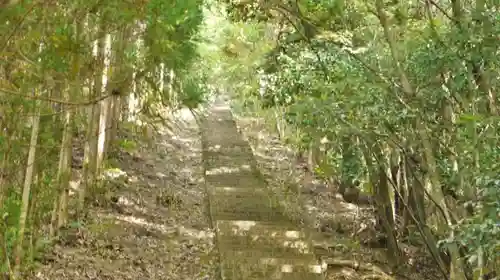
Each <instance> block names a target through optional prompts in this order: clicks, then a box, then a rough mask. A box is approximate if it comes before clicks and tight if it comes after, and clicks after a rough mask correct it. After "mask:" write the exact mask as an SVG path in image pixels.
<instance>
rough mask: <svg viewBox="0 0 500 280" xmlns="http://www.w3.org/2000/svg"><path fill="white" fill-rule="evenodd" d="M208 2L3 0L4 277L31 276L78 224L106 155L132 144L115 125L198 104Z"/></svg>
mask: <svg viewBox="0 0 500 280" xmlns="http://www.w3.org/2000/svg"><path fill="white" fill-rule="evenodd" d="M202 4H203V3H202V2H201V1H198V0H187V1H170V2H165V1H161V0H160V1H155V0H154V1H2V3H1V4H0V22H1V25H0V30H1V31H0V34H2V35H1V36H0V37H1V38H2V39H1V40H0V41H1V43H0V58H1V60H0V104H1V105H0V127H1V131H2V133H1V134H0V217H2V219H1V221H0V248H1V249H0V252H2V254H0V268H1V269H0V271H2V272H8V273H9V274H11V275H17V274H18V273H20V272H22V270H25V271H28V270H29V269H30V264H32V263H33V260H34V259H35V258H36V257H38V256H39V255H40V254H39V253H40V252H41V250H43V249H44V248H46V247H47V244H50V242H51V240H53V238H54V237H55V236H57V235H58V232H59V230H60V229H61V228H64V227H68V226H76V227H78V226H79V224H78V221H81V220H82V219H84V217H85V215H86V211H85V210H86V209H87V208H88V205H89V203H93V202H94V200H93V198H92V197H94V196H95V194H96V193H99V192H100V190H99V188H103V187H100V185H101V184H100V183H99V182H100V181H101V175H102V174H103V171H104V170H105V168H106V166H107V164H106V159H108V158H110V157H112V156H113V151H114V150H115V149H116V148H117V147H124V146H126V145H130V143H129V142H127V141H126V140H125V139H118V138H117V134H118V131H119V128H120V129H127V128H129V127H130V125H129V124H133V126H138V125H140V124H141V123H145V122H152V121H155V120H158V117H160V118H161V115H160V114H159V113H162V111H161V110H160V109H162V108H164V109H165V108H166V109H167V110H173V109H174V108H176V107H178V106H180V105H181V104H188V105H190V106H196V105H197V102H200V101H201V100H200V99H199V98H197V96H198V97H199V96H201V95H200V94H199V93H200V87H199V86H198V85H199V84H200V81H201V76H200V75H199V74H200V72H199V71H198V72H196V71H191V69H193V68H192V65H193V62H194V61H195V60H196V59H197V57H198V53H197V50H196V44H195V42H194V41H193V39H194V37H195V36H196V34H197V31H198V29H199V27H200V25H201V23H202V20H203V18H202ZM182 93H189V94H190V96H191V97H189V96H187V95H183V94H182ZM163 113H164V112H163ZM140 120H142V122H139V121H140ZM148 120H149V121H148Z"/></svg>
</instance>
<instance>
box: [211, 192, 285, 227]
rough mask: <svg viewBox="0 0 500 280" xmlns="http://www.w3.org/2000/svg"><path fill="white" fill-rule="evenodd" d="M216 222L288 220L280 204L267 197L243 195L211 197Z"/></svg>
mask: <svg viewBox="0 0 500 280" xmlns="http://www.w3.org/2000/svg"><path fill="white" fill-rule="evenodd" d="M210 202H211V203H210V204H211V211H212V214H213V218H214V219H215V220H251V221H268V222H271V221H280V220H288V218H287V216H286V215H285V214H284V213H283V209H282V207H281V205H279V204H278V202H277V201H276V200H275V199H273V198H270V197H268V196H267V195H249V194H242V193H235V194H220V193H219V194H217V195H210Z"/></svg>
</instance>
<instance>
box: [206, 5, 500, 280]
mask: <svg viewBox="0 0 500 280" xmlns="http://www.w3.org/2000/svg"><path fill="white" fill-rule="evenodd" d="M223 2H224V5H225V6H224V7H225V8H226V9H225V13H222V14H221V16H220V17H221V19H220V21H219V24H225V28H224V29H222V30H221V31H220V33H219V34H220V39H219V42H220V43H218V44H219V46H220V48H219V54H216V55H219V56H220V57H221V58H220V60H219V61H220V62H221V63H222V65H223V66H222V67H220V68H221V69H222V71H221V72H219V73H216V75H217V76H214V77H212V78H211V79H212V80H217V81H218V82H219V83H220V84H223V85H224V86H225V87H226V90H227V91H229V92H231V93H233V94H234V96H235V98H236V100H237V102H236V103H235V106H236V107H239V108H241V107H245V108H247V109H246V110H245V111H247V112H253V113H256V114H258V115H260V116H267V118H268V120H269V122H270V123H273V126H274V127H275V128H276V130H278V131H279V133H280V135H281V136H282V140H284V141H288V142H289V143H291V144H293V145H294V146H296V147H297V148H298V149H299V150H300V151H303V152H304V153H303V156H304V157H306V158H307V161H308V163H309V171H310V172H312V173H315V175H316V176H320V177H323V178H325V179H327V180H330V181H332V182H334V183H335V184H336V185H337V186H338V189H339V192H340V193H341V194H343V196H344V199H345V200H348V201H350V202H353V203H363V202H365V201H367V200H368V201H370V200H371V201H374V202H375V205H376V209H377V213H378V216H379V221H378V227H379V229H380V230H381V231H382V232H384V234H385V237H386V240H385V242H386V243H387V247H388V248H389V252H388V258H389V260H390V261H389V262H390V263H392V264H393V265H394V266H395V267H397V266H398V265H399V264H400V263H401V262H402V261H403V258H401V249H400V246H399V243H400V242H404V241H405V240H406V241H405V242H408V240H410V241H411V240H413V241H414V242H417V243H419V244H422V246H426V247H427V248H428V250H429V253H430V254H431V255H432V257H433V258H434V261H435V263H436V264H437V265H438V266H439V268H440V270H441V271H442V274H443V276H444V277H448V276H449V277H450V278H449V279H471V277H473V276H474V275H475V277H476V278H477V277H478V275H483V274H487V273H488V272H489V271H491V269H493V268H494V267H497V269H498V265H499V263H498V258H499V256H500V255H499V252H500V247H499V246H500V244H499V243H498V240H499V237H500V235H499V234H500V231H499V224H498V221H499V217H500V207H499V206H500V204H499V201H500V192H499V187H500V185H499V182H500V180H499V179H500V177H498V174H500V172H499V171H500V166H499V165H498V159H499V158H500V150H499V147H500V146H499V133H498V126H499V124H500V123H499V121H500V119H499V118H498V110H499V109H498V101H499V100H498V96H497V92H498V90H499V87H498V86H499V85H498V69H499V66H500V65H499V62H500V61H499V59H498V57H499V56H498V55H499V48H498V47H499V44H498V39H499V38H500V37H499V36H500V24H499V23H500V22H499V16H498V15H499V13H498V11H499V6H498V3H497V2H495V1H472V2H467V1H460V0H453V1H407V2H401V1H382V0H373V1H307V0H304V1H302V0H298V1H269V2H268V1H260V2H254V1H247V2H241V1H223ZM226 19H229V22H228V21H225V20H226ZM415 240H418V241H415Z"/></svg>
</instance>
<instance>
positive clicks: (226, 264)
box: [202, 102, 322, 280]
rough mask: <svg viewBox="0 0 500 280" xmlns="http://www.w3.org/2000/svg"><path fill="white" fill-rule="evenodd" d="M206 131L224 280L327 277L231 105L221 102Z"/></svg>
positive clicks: (205, 123) (208, 170) (209, 189)
mask: <svg viewBox="0 0 500 280" xmlns="http://www.w3.org/2000/svg"><path fill="white" fill-rule="evenodd" d="M202 127H203V129H202V135H203V137H202V139H203V140H202V142H203V161H204V165H205V168H206V171H205V180H206V185H207V193H208V194H209V196H208V197H209V208H210V216H211V218H212V223H213V225H214V227H215V228H217V233H216V235H217V238H216V240H217V242H216V243H217V247H218V250H219V256H220V263H221V271H220V274H221V276H222V279H227V280H239V279H241V280H243V279H245V280H249V279H256V280H257V279H262V280H264V279H291V280H293V279H307V280H314V279H322V274H321V273H322V267H321V265H319V263H318V261H317V259H316V258H315V256H314V253H313V252H312V250H311V246H310V245H311V243H310V239H309V236H308V234H307V233H306V232H305V231H304V230H303V229H301V228H300V227H299V226H298V222H297V221H294V220H293V219H291V218H290V217H289V216H287V215H286V214H285V211H284V209H283V205H282V204H281V202H282V201H281V199H279V198H278V197H276V196H274V195H273V193H272V192H271V191H270V189H269V188H268V186H267V183H266V181H265V180H264V179H263V177H262V175H261V173H260V172H259V170H258V169H257V165H256V161H255V158H254V156H253V153H252V149H251V147H250V146H249V144H248V142H246V141H245V140H243V138H242V135H241V134H240V133H239V132H238V130H237V127H236V123H235V121H234V119H233V117H232V114H231V112H230V109H229V107H228V106H226V105H224V103H222V102H219V103H217V104H216V105H215V106H214V107H213V108H212V109H211V110H210V112H209V113H208V114H207V116H206V117H205V118H204V121H203V125H202Z"/></svg>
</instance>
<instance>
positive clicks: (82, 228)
mask: <svg viewBox="0 0 500 280" xmlns="http://www.w3.org/2000/svg"><path fill="white" fill-rule="evenodd" d="M184 115H186V114H184ZM187 115H188V116H189V114H187ZM183 119H184V120H183ZM172 123H176V124H177V127H175V128H173V129H172V131H168V130H166V129H165V130H162V131H159V134H157V135H156V137H155V139H154V140H153V141H150V142H149V143H146V142H145V140H143V139H140V138H139V137H137V136H134V135H137V134H136V133H129V134H125V135H122V137H126V138H129V140H130V141H131V142H135V143H137V144H138V147H137V148H136V149H133V151H131V152H123V151H122V152H120V153H119V154H118V155H116V156H115V160H113V161H114V162H113V163H112V164H111V165H112V167H114V169H110V170H108V171H106V174H107V176H108V180H107V183H106V185H105V186H104V187H103V188H102V189H101V190H98V191H97V192H98V193H100V194H99V195H98V196H96V197H95V198H94V199H95V201H93V202H94V203H93V204H94V205H93V207H92V208H91V209H89V215H88V219H86V221H85V224H82V225H73V226H72V227H70V228H68V229H66V230H64V231H63V234H62V235H61V237H60V238H59V240H58V241H57V244H56V246H55V247H54V249H53V250H51V252H49V253H48V254H47V255H46V257H45V258H44V259H43V260H42V262H43V264H42V265H41V266H40V267H38V268H37V269H36V270H35V273H34V275H33V276H32V278H31V279H47V280H58V279H75V280H79V279H82V280H83V279H100V280H101V279H112V280H121V279H131V280H132V279H133V280H139V279H162V280H163V279H172V280H180V279H186V280H187V279H190V280H192V279H200V280H201V279H214V278H213V275H214V273H215V269H214V268H215V267H216V265H215V264H214V263H213V252H212V249H213V233H212V231H211V229H210V226H209V224H208V220H207V213H206V207H205V187H204V184H203V169H202V163H201V143H200V141H199V140H200V139H199V130H198V128H197V126H196V122H195V121H194V119H190V118H185V117H184V118H181V117H180V116H179V118H177V119H175V120H174V121H173V122H172Z"/></svg>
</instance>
